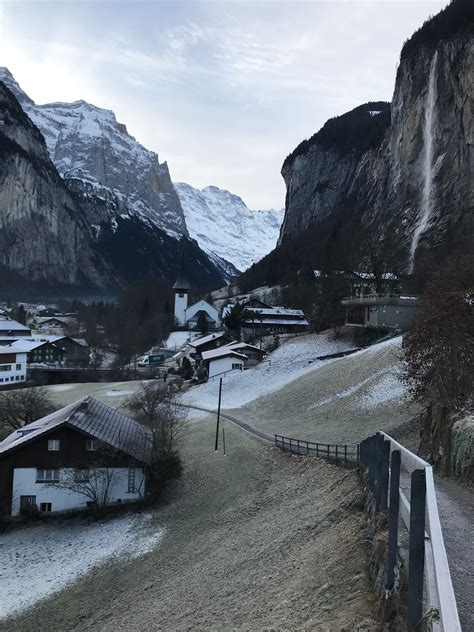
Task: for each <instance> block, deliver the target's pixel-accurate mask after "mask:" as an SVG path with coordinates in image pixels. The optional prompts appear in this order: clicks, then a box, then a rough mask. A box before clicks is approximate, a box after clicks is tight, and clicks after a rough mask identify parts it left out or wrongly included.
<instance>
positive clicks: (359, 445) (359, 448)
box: [357, 443, 362, 465]
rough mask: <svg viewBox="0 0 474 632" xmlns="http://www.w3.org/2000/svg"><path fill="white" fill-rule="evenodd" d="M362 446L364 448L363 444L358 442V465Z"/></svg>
mask: <svg viewBox="0 0 474 632" xmlns="http://www.w3.org/2000/svg"><path fill="white" fill-rule="evenodd" d="M361 448H362V444H361V443H358V444H357V465H359V463H360V452H361Z"/></svg>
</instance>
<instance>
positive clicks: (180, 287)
mask: <svg viewBox="0 0 474 632" xmlns="http://www.w3.org/2000/svg"><path fill="white" fill-rule="evenodd" d="M173 289H174V293H175V294H174V318H175V321H176V323H177V324H178V325H180V326H181V327H187V328H188V329H197V327H198V320H199V317H200V316H201V315H202V316H204V318H205V319H206V322H207V328H208V329H209V330H212V329H216V328H217V327H219V325H220V317H219V311H218V310H217V309H216V308H215V307H214V306H213V305H211V304H210V303H208V302H207V301H205V300H200V301H198V302H197V303H193V305H188V296H189V291H190V289H191V285H190V284H189V281H188V278H187V274H186V268H185V266H184V259H182V260H181V267H180V270H179V273H178V277H177V279H176V281H175V284H174V285H173Z"/></svg>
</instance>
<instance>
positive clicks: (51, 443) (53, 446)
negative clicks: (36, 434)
mask: <svg viewBox="0 0 474 632" xmlns="http://www.w3.org/2000/svg"><path fill="white" fill-rule="evenodd" d="M48 450H49V452H59V439H48Z"/></svg>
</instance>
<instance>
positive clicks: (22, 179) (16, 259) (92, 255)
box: [0, 82, 112, 287]
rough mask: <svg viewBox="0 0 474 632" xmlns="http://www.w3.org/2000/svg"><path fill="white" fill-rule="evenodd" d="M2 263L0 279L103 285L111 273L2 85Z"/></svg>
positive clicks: (38, 136)
mask: <svg viewBox="0 0 474 632" xmlns="http://www.w3.org/2000/svg"><path fill="white" fill-rule="evenodd" d="M0 222H1V224H0V264H1V266H2V275H1V276H2V280H6V279H7V276H8V274H10V275H17V279H16V280H17V282H19V283H20V282H23V283H26V284H28V283H30V282H31V283H36V284H43V285H48V284H50V283H51V282H53V281H54V282H55V283H57V284H63V285H65V286H66V285H67V286H77V285H81V286H89V287H91V286H95V287H101V286H102V287H103V286H105V284H106V283H107V282H111V280H112V275H111V273H110V271H109V270H107V267H106V266H105V265H104V263H103V261H102V259H101V257H100V256H99V255H98V253H97V252H96V250H95V247H94V242H93V235H92V232H91V230H90V227H89V225H88V222H87V220H86V217H85V215H84V213H83V211H82V209H81V208H80V206H79V205H78V203H77V201H76V200H75V199H74V197H73V196H72V195H71V193H70V192H69V191H68V189H67V187H66V186H65V185H64V183H63V181H62V180H61V178H60V176H59V174H58V172H57V170H56V168H55V167H54V165H53V164H52V162H51V160H50V158H49V155H48V151H47V148H46V145H45V142H44V139H43V137H42V135H41V133H40V132H39V131H38V129H37V128H36V127H35V125H33V123H32V122H31V121H30V120H29V118H28V117H27V116H26V115H25V113H24V112H23V110H22V109H21V107H20V106H19V104H18V102H17V100H16V99H15V97H14V95H13V94H12V93H11V92H10V90H8V88H7V87H6V86H5V85H4V84H3V83H2V82H0Z"/></svg>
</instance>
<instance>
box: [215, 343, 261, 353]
mask: <svg viewBox="0 0 474 632" xmlns="http://www.w3.org/2000/svg"><path fill="white" fill-rule="evenodd" d="M225 346H226V347H230V348H231V349H254V350H255V351H260V352H261V353H263V351H262V349H260V348H259V347H256V346H255V345H250V344H248V342H229V343H228V344H226V345H225ZM220 348H221V349H222V348H223V347H220ZM224 348H225V347H224Z"/></svg>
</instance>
